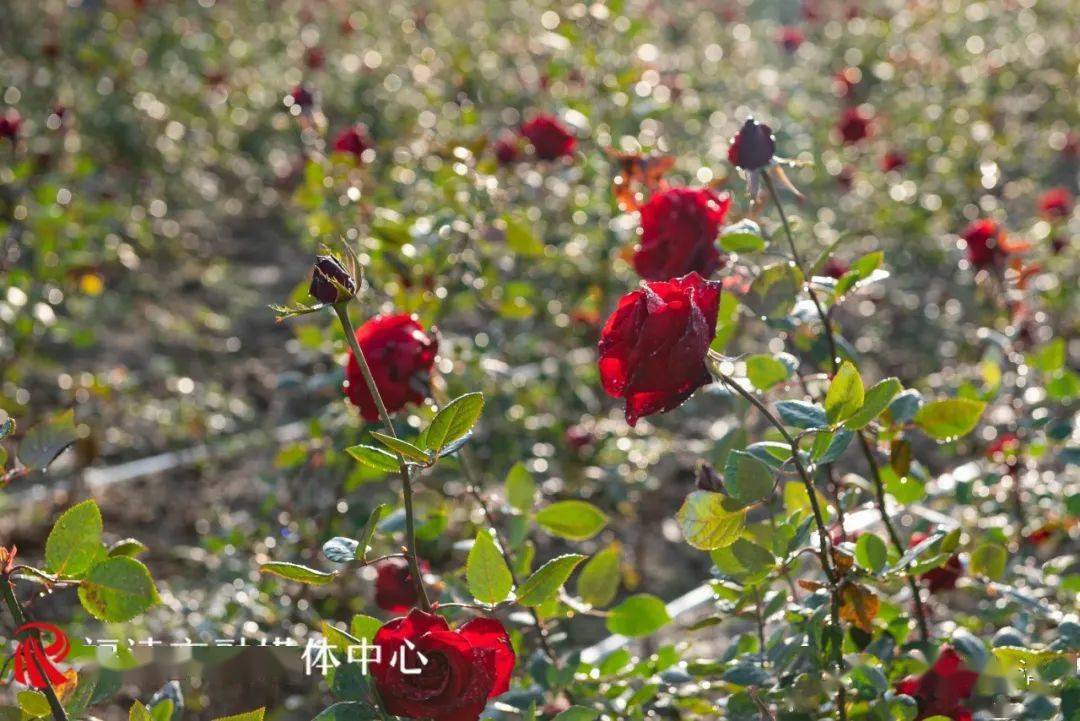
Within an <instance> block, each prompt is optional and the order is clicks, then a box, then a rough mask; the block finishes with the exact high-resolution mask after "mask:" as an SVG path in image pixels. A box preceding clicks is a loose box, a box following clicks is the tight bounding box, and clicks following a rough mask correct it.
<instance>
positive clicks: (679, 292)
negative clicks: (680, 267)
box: [599, 273, 720, 425]
mask: <svg viewBox="0 0 1080 721" xmlns="http://www.w3.org/2000/svg"><path fill="white" fill-rule="evenodd" d="M719 303H720V283H718V282H715V281H708V280H705V279H704V278H702V277H701V276H700V275H698V274H697V273H690V274H689V275H685V276H683V277H682V278H675V279H672V280H668V281H654V282H650V283H645V284H644V285H643V286H642V288H641V289H639V290H635V291H632V292H630V293H627V294H626V295H624V296H623V297H622V298H621V299H620V300H619V305H618V307H616V309H615V312H614V313H612V314H611V316H610V317H609V318H608V319H607V323H605V324H604V329H603V331H602V332H601V335H600V361H599V366H600V379H601V381H602V382H603V385H604V390H605V391H607V393H608V394H609V395H611V396H614V397H615V398H625V399H626V421H627V422H628V423H629V424H630V425H634V424H636V423H637V421H638V419H639V418H641V417H642V416H648V415H652V414H653V413H663V412H665V411H669V410H671V409H672V408H675V407H677V406H678V405H679V404H681V403H682V402H683V401H685V400H686V399H687V398H689V397H690V396H691V395H692V394H693V392H694V391H696V390H697V389H698V388H700V387H701V386H703V385H705V384H706V383H708V382H709V380H710V376H709V371H708V369H707V368H706V367H705V356H706V354H707V353H708V350H709V343H711V342H712V339H713V336H714V335H715V334H716V314H717V311H718V310H719Z"/></svg>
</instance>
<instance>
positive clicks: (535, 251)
mask: <svg viewBox="0 0 1080 721" xmlns="http://www.w3.org/2000/svg"><path fill="white" fill-rule="evenodd" d="M502 219H503V222H504V223H505V224H506V247H508V248H509V249H510V250H512V251H514V252H515V253H517V254H518V255H524V256H527V257H536V256H540V255H543V254H544V243H543V241H542V240H540V238H539V237H537V235H536V233H534V232H533V226H532V224H530V223H528V222H526V221H523V220H518V219H517V218H515V217H513V216H512V215H509V214H507V215H504V216H503V217H502Z"/></svg>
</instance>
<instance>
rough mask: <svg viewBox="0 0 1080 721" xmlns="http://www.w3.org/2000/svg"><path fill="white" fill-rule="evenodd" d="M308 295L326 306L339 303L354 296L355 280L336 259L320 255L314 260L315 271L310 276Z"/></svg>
mask: <svg viewBox="0 0 1080 721" xmlns="http://www.w3.org/2000/svg"><path fill="white" fill-rule="evenodd" d="M308 293H309V294H310V295H311V297H312V298H314V299H316V300H318V301H320V302H322V303H326V304H328V305H330V304H333V303H341V302H343V301H346V300H349V299H350V298H352V297H353V296H354V295H356V280H354V279H353V277H352V276H351V275H350V274H349V271H347V270H345V266H343V265H342V264H341V262H340V261H339V260H338V259H337V258H335V257H334V256H332V255H320V256H319V257H318V258H316V259H315V270H314V271H313V272H312V274H311V287H310V288H309V289H308Z"/></svg>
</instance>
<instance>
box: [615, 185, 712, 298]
mask: <svg viewBox="0 0 1080 721" xmlns="http://www.w3.org/2000/svg"><path fill="white" fill-rule="evenodd" d="M730 206H731V198H730V197H728V196H726V195H725V196H724V197H723V198H719V197H717V196H716V194H715V193H713V192H712V191H711V190H709V189H708V188H671V189H670V190H665V191H663V192H660V193H655V194H653V196H652V197H651V198H649V202H648V203H646V204H645V205H643V206H641V244H640V245H638V247H637V248H636V249H635V250H634V270H636V271H637V273H638V275H640V276H641V277H642V278H644V279H645V280H668V279H669V278H677V277H679V276H683V275H686V274H687V273H690V272H691V271H693V272H696V273H698V274H699V275H701V276H703V277H706V278H707V277H709V276H710V275H712V274H713V272H714V271H716V270H717V269H718V268H722V267H723V266H724V264H725V263H726V262H727V256H721V255H720V251H719V250H718V249H717V247H716V234H717V232H718V231H719V229H720V224H721V223H723V222H724V218H725V217H727V211H728V208H729V207H730Z"/></svg>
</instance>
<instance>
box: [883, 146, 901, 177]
mask: <svg viewBox="0 0 1080 721" xmlns="http://www.w3.org/2000/svg"><path fill="white" fill-rule="evenodd" d="M905 165H907V158H906V157H904V154H903V153H901V152H900V151H898V150H890V151H889V152H887V153H885V155H884V157H882V158H881V170H882V171H883V172H886V173H888V172H889V171H890V170H897V169H899V168H902V167H904V166H905Z"/></svg>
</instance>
